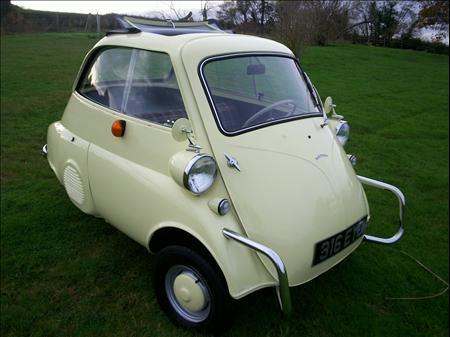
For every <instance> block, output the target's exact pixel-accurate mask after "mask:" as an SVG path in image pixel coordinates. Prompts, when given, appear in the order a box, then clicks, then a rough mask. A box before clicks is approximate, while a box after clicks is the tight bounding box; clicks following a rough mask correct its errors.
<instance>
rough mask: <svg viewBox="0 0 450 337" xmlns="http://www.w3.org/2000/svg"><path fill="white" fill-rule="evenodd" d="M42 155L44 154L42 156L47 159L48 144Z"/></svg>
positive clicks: (43, 148) (44, 147)
mask: <svg viewBox="0 0 450 337" xmlns="http://www.w3.org/2000/svg"><path fill="white" fill-rule="evenodd" d="M41 154H42V156H43V157H44V158H45V159H47V154H48V148H47V144H45V145H44V146H43V147H42V150H41Z"/></svg>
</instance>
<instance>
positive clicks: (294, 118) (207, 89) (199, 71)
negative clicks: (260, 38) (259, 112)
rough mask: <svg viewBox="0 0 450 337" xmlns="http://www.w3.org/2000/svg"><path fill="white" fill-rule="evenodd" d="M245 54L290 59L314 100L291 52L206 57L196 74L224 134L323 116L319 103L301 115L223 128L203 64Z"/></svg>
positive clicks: (306, 80) (300, 68)
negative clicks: (313, 109)
mask: <svg viewBox="0 0 450 337" xmlns="http://www.w3.org/2000/svg"><path fill="white" fill-rule="evenodd" d="M246 56H278V57H284V58H289V59H292V60H293V61H294V62H295V64H296V65H297V68H298V71H299V73H300V75H301V76H302V78H303V80H304V81H305V83H306V87H307V88H308V90H309V93H310V95H311V98H312V99H313V101H314V100H315V97H314V95H315V94H314V92H313V90H314V89H313V88H310V87H309V82H308V79H307V76H306V74H305V72H304V71H303V69H302V67H301V66H300V63H299V62H298V60H297V59H296V58H295V57H294V56H293V55H292V54H287V53H279V52H256V53H255V52H239V53H232V54H222V55H217V56H212V57H207V58H205V59H204V60H202V61H201V62H200V64H199V66H198V74H199V76H200V80H201V84H202V87H203V90H204V91H205V93H206V96H207V98H208V103H209V106H210V108H211V110H212V111H213V116H214V120H215V121H216V124H217V126H218V128H219V131H220V132H221V133H222V134H224V135H225V136H229V137H232V136H237V135H240V134H242V133H245V132H249V131H253V130H257V129H261V128H264V127H267V126H271V125H276V124H281V123H284V122H289V121H294V120H299V119H303V118H311V117H323V115H324V112H323V110H322V106H321V105H320V103H319V105H318V106H317V108H318V109H319V112H314V113H309V114H302V115H297V116H291V117H286V118H280V119H277V120H275V121H269V122H265V123H261V124H257V125H253V126H250V127H247V128H243V129H240V130H236V131H232V132H230V131H226V130H225V129H224V127H223V126H222V123H221V122H220V118H219V114H218V113H217V110H216V106H215V104H214V100H213V98H212V96H211V92H210V90H209V87H208V82H207V81H206V79H205V77H204V75H203V68H204V66H205V65H206V64H207V63H209V62H211V61H215V60H220V59H227V58H236V57H246Z"/></svg>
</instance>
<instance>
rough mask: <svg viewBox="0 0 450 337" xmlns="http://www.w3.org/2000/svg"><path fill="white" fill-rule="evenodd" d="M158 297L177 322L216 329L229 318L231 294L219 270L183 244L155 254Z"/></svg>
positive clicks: (196, 327)
mask: <svg viewBox="0 0 450 337" xmlns="http://www.w3.org/2000/svg"><path fill="white" fill-rule="evenodd" d="M153 282H154V286H155V292H156V297H157V299H158V302H159V304H160V305H161V307H162V309H163V310H164V311H165V312H166V314H167V315H168V316H169V318H170V319H171V320H172V321H174V322H175V323H177V324H179V325H181V326H183V327H185V328H192V329H199V330H205V331H217V330H220V329H222V328H223V327H224V326H225V323H226V321H225V318H229V312H227V309H228V307H229V305H230V302H231V301H230V296H229V294H228V290H227V287H226V285H225V282H224V281H223V278H222V277H221V275H220V272H219V271H217V270H216V268H214V267H213V266H212V265H211V264H210V262H208V260H207V259H205V258H204V257H203V256H201V255H200V254H198V253H196V252H195V251H193V250H191V249H189V248H187V247H183V246H169V247H166V248H164V249H162V250H161V251H160V252H159V253H158V254H157V255H156V265H155V273H154V279H153Z"/></svg>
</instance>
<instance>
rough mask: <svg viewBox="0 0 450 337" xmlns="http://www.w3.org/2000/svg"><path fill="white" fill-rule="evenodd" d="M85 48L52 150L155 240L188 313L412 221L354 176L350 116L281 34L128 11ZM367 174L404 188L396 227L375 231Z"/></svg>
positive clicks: (200, 320) (160, 272)
mask: <svg viewBox="0 0 450 337" xmlns="http://www.w3.org/2000/svg"><path fill="white" fill-rule="evenodd" d="M125 21H126V24H127V25H128V26H127V27H126V28H123V29H120V30H116V31H112V32H109V33H108V34H107V36H106V37H104V38H103V39H102V40H100V41H99V42H98V43H97V44H96V45H95V46H94V47H93V48H92V50H91V51H90V52H89V53H88V55H87V56H86V58H85V60H84V62H83V64H82V66H81V68H80V72H79V75H78V77H77V79H76V81H75V84H74V88H73V92H72V94H71V96H70V99H69V102H68V104H67V107H66V109H65V111H64V114H63V116H62V118H61V120H60V121H57V122H55V123H53V124H51V125H50V126H49V128H48V135H47V145H45V146H44V148H43V151H42V152H43V154H44V156H45V157H46V158H47V159H48V162H49V164H50V167H51V169H52V170H53V171H54V173H55V174H56V176H57V178H58V179H59V181H60V182H61V184H63V186H64V188H65V190H66V191H67V194H68V196H69V198H70V200H71V201H72V202H73V203H74V204H75V206H77V207H78V208H79V209H80V210H81V211H83V212H85V213H87V214H91V215H93V216H96V217H101V218H104V219H105V220H106V221H107V222H109V223H110V224H112V225H113V226H115V227H116V228H118V229H119V230H120V231H122V232H123V233H125V234H126V235H128V236H129V237H131V238H132V239H134V240H135V241H137V242H138V243H140V244H141V245H143V246H144V247H146V248H147V249H148V250H149V251H150V252H151V253H153V254H155V259H154V278H153V286H154V288H155V294H156V297H157V299H158V302H159V303H160V305H161V307H162V309H163V310H164V311H165V312H166V313H167V314H168V316H169V317H170V318H171V319H172V320H173V321H175V322H176V323H178V324H180V325H182V326H184V327H190V328H201V329H215V328H217V327H220V326H221V325H223V324H225V323H226V322H227V317H228V312H227V310H228V307H229V305H230V303H231V302H232V299H239V298H242V297H244V296H246V295H248V294H250V293H252V292H254V291H256V290H258V289H261V288H265V287H274V288H275V289H276V292H277V295H278V300H279V303H280V305H281V308H282V310H283V311H284V312H286V313H289V312H290V311H291V298H290V293H289V288H290V287H293V286H297V285H300V284H302V283H305V282H307V281H309V280H311V279H313V278H315V277H316V276H318V275H320V274H321V273H323V272H325V271H327V270H329V269H330V268H331V267H333V266H335V265H336V264H337V263H339V262H340V261H341V260H342V259H344V258H345V257H346V256H348V255H349V254H350V253H351V252H353V251H354V250H355V249H356V248H357V247H358V246H359V244H360V243H361V242H362V241H363V240H364V239H365V240H367V241H370V242H376V243H381V244H391V243H394V242H396V241H398V240H399V239H400V238H401V236H402V235H403V216H404V209H405V199H404V196H403V194H402V193H401V191H400V190H399V189H397V188H396V187H394V186H392V185H389V184H386V183H383V182H379V181H376V180H373V179H369V178H365V177H361V176H357V175H356V174H355V171H354V169H353V165H354V164H355V162H356V158H355V157H354V156H352V155H347V154H346V152H345V151H344V145H345V143H346V141H347V138H348V134H349V127H348V124H347V122H345V121H344V120H343V117H342V116H340V115H337V114H336V113H335V111H334V104H333V102H332V101H331V98H327V99H326V100H325V102H324V103H322V101H321V99H320V97H319V95H318V93H317V91H316V89H315V88H314V86H313V85H312V83H311V81H310V80H309V78H308V76H307V75H306V73H305V72H304V71H303V70H302V68H301V66H300V64H299V62H298V61H297V59H296V58H295V57H294V55H293V53H292V52H291V51H290V50H289V49H288V48H287V47H285V46H284V45H282V44H280V43H277V42H274V41H271V40H267V39H263V38H259V37H255V36H245V35H238V34H230V33H227V32H224V31H221V30H220V29H219V28H218V27H217V26H216V25H215V24H214V23H213V22H203V23H196V24H193V23H173V22H163V23H159V22H153V21H148V20H140V19H132V18H126V19H125ZM362 184H366V185H370V186H374V187H376V188H381V189H385V190H388V191H391V192H392V193H394V194H395V195H396V196H397V198H398V200H399V205H400V227H399V229H398V231H397V232H396V234H395V235H394V236H392V237H390V238H379V237H375V236H370V235H367V234H365V231H366V228H367V225H368V222H369V218H370V217H369V206H368V202H367V199H366V196H365V192H364V189H363V187H362Z"/></svg>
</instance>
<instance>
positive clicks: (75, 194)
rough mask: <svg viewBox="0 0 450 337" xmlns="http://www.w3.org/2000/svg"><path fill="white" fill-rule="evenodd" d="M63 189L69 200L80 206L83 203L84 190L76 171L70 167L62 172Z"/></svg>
mask: <svg viewBox="0 0 450 337" xmlns="http://www.w3.org/2000/svg"><path fill="white" fill-rule="evenodd" d="M64 187H65V188H66V191H67V194H68V195H69V197H70V199H72V200H73V201H75V202H76V203H77V204H79V205H81V204H82V203H83V201H84V189H83V183H82V182H81V177H80V174H79V173H78V171H77V170H76V169H75V168H74V167H72V166H67V167H66V168H65V170H64Z"/></svg>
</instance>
